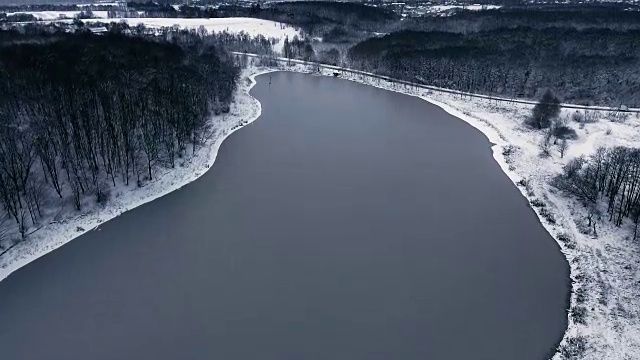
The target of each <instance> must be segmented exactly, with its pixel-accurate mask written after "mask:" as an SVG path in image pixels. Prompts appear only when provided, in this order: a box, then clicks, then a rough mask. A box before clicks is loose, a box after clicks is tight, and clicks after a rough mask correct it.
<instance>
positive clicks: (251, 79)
mask: <svg viewBox="0 0 640 360" xmlns="http://www.w3.org/2000/svg"><path fill="white" fill-rule="evenodd" d="M268 71H269V70H265V69H255V68H253V69H250V70H245V71H243V73H242V75H241V79H240V81H239V84H238V89H237V90H236V95H235V99H234V103H233V104H232V106H231V111H230V112H229V114H225V115H220V116H215V117H212V118H211V120H210V125H211V133H210V136H209V137H208V139H207V140H206V141H205V143H204V144H203V145H202V146H201V147H200V148H199V149H198V150H197V151H196V153H195V154H194V155H193V156H189V157H185V158H184V159H181V162H180V161H179V162H178V166H176V168H175V169H161V170H159V171H158V173H156V175H155V179H154V181H152V182H149V183H148V184H145V186H143V187H140V188H139V187H137V185H136V184H135V183H133V184H131V185H130V186H125V185H124V184H118V187H116V188H115V189H112V193H113V194H114V196H113V198H112V199H111V200H110V201H109V202H108V204H107V205H106V206H104V207H99V206H93V207H91V208H89V207H87V208H89V209H90V210H88V211H87V212H84V213H82V214H75V215H74V216H73V217H66V218H65V216H64V215H62V216H56V217H55V218H54V220H53V221H50V222H49V223H47V224H45V225H43V226H42V227H40V228H39V229H38V230H36V231H35V232H33V233H32V234H31V235H29V236H28V238H27V240H26V241H23V242H20V243H18V244H17V245H15V246H14V247H12V248H11V249H9V250H8V251H6V252H5V253H4V254H2V255H1V256H0V281H2V280H4V279H6V278H7V276H9V275H10V274H11V273H13V272H14V271H16V270H18V269H19V268H21V267H23V266H25V265H27V264H28V263H30V262H32V261H34V260H36V259H37V258H39V257H41V256H43V255H45V254H47V253H49V252H51V251H54V250H55V249H57V248H59V247H61V246H62V245H64V244H66V243H68V242H69V241H71V240H73V239H75V238H77V237H78V236H80V235H82V234H84V233H85V232H87V231H91V230H92V229H95V228H96V227H97V226H98V225H100V224H102V223H103V222H105V221H108V220H111V219H113V218H114V217H116V216H118V215H121V214H122V213H124V212H126V211H127V210H131V209H133V208H135V207H138V206H140V205H142V204H145V203H148V202H150V201H152V200H154V199H157V198H159V197H161V196H163V195H166V194H168V193H170V192H172V191H175V190H178V189H180V188H181V187H183V186H184V185H186V184H188V183H190V182H192V181H194V180H196V179H197V178H199V177H200V176H202V175H203V174H204V173H205V172H206V171H207V170H209V168H211V166H213V163H214V162H215V160H216V157H217V155H218V149H219V148H220V145H221V144H222V142H223V141H224V139H225V138H226V137H227V136H229V135H230V134H231V133H233V132H234V131H236V130H238V129H239V128H241V127H242V126H244V125H246V124H249V123H251V122H253V121H254V120H256V119H257V118H258V116H260V112H261V105H260V102H258V101H257V100H256V99H255V98H253V97H251V95H249V90H251V88H252V87H253V86H254V85H255V77H256V76H258V75H260V74H261V73H263V72H268ZM59 217H61V218H60V219H58V218H59Z"/></svg>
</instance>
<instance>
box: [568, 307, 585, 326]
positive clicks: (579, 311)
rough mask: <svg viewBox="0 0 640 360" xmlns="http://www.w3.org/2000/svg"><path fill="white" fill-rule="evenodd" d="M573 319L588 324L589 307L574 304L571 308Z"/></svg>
mask: <svg viewBox="0 0 640 360" xmlns="http://www.w3.org/2000/svg"><path fill="white" fill-rule="evenodd" d="M571 319H572V320H573V322H574V323H576V324H583V325H584V324H586V323H587V308H585V307H584V306H574V307H573V308H572V309H571Z"/></svg>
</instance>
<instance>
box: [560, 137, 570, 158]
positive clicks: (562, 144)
mask: <svg viewBox="0 0 640 360" xmlns="http://www.w3.org/2000/svg"><path fill="white" fill-rule="evenodd" d="M568 148H569V144H568V143H567V139H562V140H561V141H560V144H559V145H558V151H560V158H561V159H562V158H564V154H565V152H566V151H567V149H568Z"/></svg>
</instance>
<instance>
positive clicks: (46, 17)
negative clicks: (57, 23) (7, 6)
mask: <svg viewBox="0 0 640 360" xmlns="http://www.w3.org/2000/svg"><path fill="white" fill-rule="evenodd" d="M92 12H93V16H95V17H96V18H100V19H106V18H107V11H92ZM15 14H29V15H33V16H35V17H36V18H37V19H38V20H40V21H54V20H58V19H61V18H68V19H73V18H74V17H75V16H76V15H78V14H80V11H20V12H15V13H8V14H7V15H15Z"/></svg>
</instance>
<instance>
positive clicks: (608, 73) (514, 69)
mask: <svg viewBox="0 0 640 360" xmlns="http://www.w3.org/2000/svg"><path fill="white" fill-rule="evenodd" d="M348 56H349V60H350V63H351V67H355V68H359V69H362V70H365V71H370V72H377V73H380V74H383V75H388V76H392V77H396V78H401V79H404V80H408V81H414V82H416V81H417V82H423V83H425V84H428V85H435V86H440V87H445V88H452V89H456V90H462V91H470V92H477V93H483V94H487V95H499V96H505V97H520V98H529V99H531V98H537V97H539V96H541V95H542V92H543V91H544V90H545V89H551V90H552V91H553V92H554V93H557V94H562V96H563V98H564V99H565V100H566V101H569V102H574V103H581V104H587V105H596V104H598V105H608V106H618V105H622V104H623V105H627V106H639V105H640V100H639V99H640V72H639V69H640V30H629V31H626V32H617V31H611V30H608V29H588V30H576V29H573V28H550V29H534V28H514V29H511V28H500V29H495V30H487V31H480V32H473V33H468V34H462V33H448V32H439V31H426V32H425V31H400V32H395V33H392V34H389V35H387V36H384V37H381V38H371V39H368V40H366V41H363V42H361V43H359V44H357V45H355V46H353V47H352V48H351V49H350V50H349V54H348Z"/></svg>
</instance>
